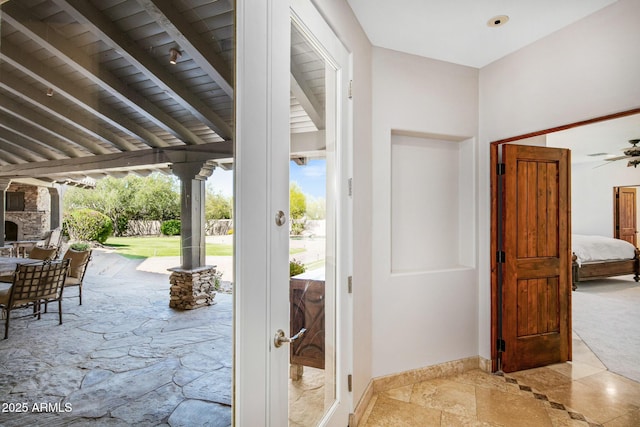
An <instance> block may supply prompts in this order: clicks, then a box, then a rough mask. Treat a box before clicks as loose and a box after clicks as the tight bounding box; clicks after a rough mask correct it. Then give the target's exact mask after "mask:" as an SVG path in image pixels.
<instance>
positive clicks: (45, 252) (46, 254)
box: [29, 246, 58, 261]
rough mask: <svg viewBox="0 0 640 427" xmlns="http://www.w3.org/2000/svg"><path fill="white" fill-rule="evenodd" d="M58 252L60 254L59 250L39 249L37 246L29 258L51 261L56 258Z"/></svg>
mask: <svg viewBox="0 0 640 427" xmlns="http://www.w3.org/2000/svg"><path fill="white" fill-rule="evenodd" d="M56 252H58V249H57V248H39V247H37V246H36V247H34V248H33V249H31V251H30V252H29V258H31V259H41V260H43V261H45V260H50V259H54V258H55V256H56Z"/></svg>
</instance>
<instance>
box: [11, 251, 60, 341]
mask: <svg viewBox="0 0 640 427" xmlns="http://www.w3.org/2000/svg"><path fill="white" fill-rule="evenodd" d="M68 269H69V260H61V261H42V262H38V263H33V264H19V265H18V266H17V267H16V271H15V273H14V275H13V283H12V284H11V286H9V287H6V286H3V287H1V288H0V307H1V308H2V315H3V316H2V317H4V319H5V325H4V338H5V339H7V338H8V337H9V321H10V318H11V312H12V310H14V309H17V308H25V307H29V306H32V307H33V313H32V314H28V315H26V316H19V317H30V316H37V318H38V319H40V317H41V314H42V310H41V307H42V304H43V303H44V304H45V306H46V304H47V303H49V302H54V301H58V316H59V319H60V324H62V291H63V290H64V282H65V279H66V276H67V270H68Z"/></svg>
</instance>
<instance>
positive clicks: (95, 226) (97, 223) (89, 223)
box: [64, 209, 113, 243]
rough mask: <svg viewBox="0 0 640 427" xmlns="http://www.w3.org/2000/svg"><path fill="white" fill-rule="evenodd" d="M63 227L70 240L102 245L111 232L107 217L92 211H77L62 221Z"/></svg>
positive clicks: (111, 228) (111, 227)
mask: <svg viewBox="0 0 640 427" xmlns="http://www.w3.org/2000/svg"><path fill="white" fill-rule="evenodd" d="M64 226H65V229H66V230H67V233H68V235H69V237H70V238H71V239H72V240H83V241H86V242H98V243H104V242H105V241H106V240H107V238H108V237H109V236H110V235H111V233H112V232H113V223H112V222H111V219H109V217H108V216H106V215H104V214H101V213H100V212H98V211H94V210H92V209H77V210H75V211H72V212H71V213H69V214H68V215H67V216H66V217H65V219H64Z"/></svg>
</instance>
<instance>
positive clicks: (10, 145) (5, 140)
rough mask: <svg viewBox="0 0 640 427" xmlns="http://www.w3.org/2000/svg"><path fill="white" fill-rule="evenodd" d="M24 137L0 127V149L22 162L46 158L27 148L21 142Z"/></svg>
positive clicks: (39, 160) (40, 160)
mask: <svg viewBox="0 0 640 427" xmlns="http://www.w3.org/2000/svg"><path fill="white" fill-rule="evenodd" d="M24 139H25V138H21V137H20V136H19V135H15V134H13V133H11V132H10V131H8V130H7V129H3V128H0V141H1V142H0V145H1V146H2V149H3V150H4V151H5V152H7V153H11V154H13V155H14V156H15V157H16V158H19V159H21V160H22V161H24V162H42V161H46V160H48V159H47V158H46V157H43V156H40V155H39V154H38V153H36V152H34V151H31V150H30V149H27V148H26V147H25V146H24V145H22V143H23V142H24Z"/></svg>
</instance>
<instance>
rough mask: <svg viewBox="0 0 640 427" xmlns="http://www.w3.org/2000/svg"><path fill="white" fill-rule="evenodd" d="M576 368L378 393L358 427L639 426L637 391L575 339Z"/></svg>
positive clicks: (475, 373)
mask: <svg viewBox="0 0 640 427" xmlns="http://www.w3.org/2000/svg"><path fill="white" fill-rule="evenodd" d="M573 342H574V344H573V346H574V361H573V362H571V363H562V364H557V365H551V366H548V367H544V368H537V369H530V370H527V371H521V372H514V373H509V374H504V375H503V376H499V375H492V374H488V373H486V372H483V371H481V370H479V369H478V370H472V371H468V372H465V373H464V374H461V375H455V376H451V377H448V378H437V379H433V380H429V381H424V382H420V383H416V384H412V385H408V386H405V387H399V388H394V389H390V390H386V391H382V392H379V393H376V394H375V395H374V396H373V398H372V399H371V401H370V403H369V406H368V407H367V410H366V412H365V414H364V416H363V420H362V422H361V423H360V426H363V427H386V426H391V427H396V426H404V427H412V426H416V427H418V426H419V427H422V426H518V427H520V426H522V427H525V426H531V427H540V426H558V427H597V426H605V427H637V426H640V384H639V383H637V382H634V381H632V380H630V379H627V378H625V377H622V376H620V375H617V374H614V373H612V372H609V371H608V370H607V369H606V367H605V366H604V365H603V364H602V363H601V362H600V361H599V360H598V359H597V358H596V357H595V355H593V353H592V352H591V350H590V349H589V348H588V347H587V346H586V345H585V344H584V343H583V342H582V340H580V337H578V336H576V335H575V334H574V340H573Z"/></svg>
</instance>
